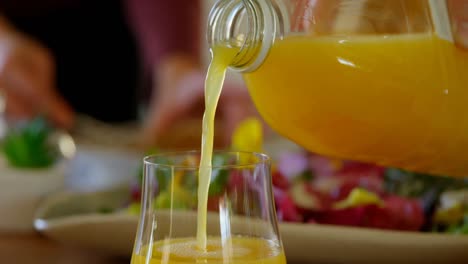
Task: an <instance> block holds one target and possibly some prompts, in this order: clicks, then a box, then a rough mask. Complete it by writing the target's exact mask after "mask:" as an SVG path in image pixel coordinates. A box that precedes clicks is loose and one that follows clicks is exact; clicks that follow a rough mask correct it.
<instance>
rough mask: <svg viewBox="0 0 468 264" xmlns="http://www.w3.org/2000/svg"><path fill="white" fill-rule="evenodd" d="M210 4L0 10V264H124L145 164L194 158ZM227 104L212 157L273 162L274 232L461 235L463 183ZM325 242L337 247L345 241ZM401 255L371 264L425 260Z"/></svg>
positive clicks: (228, 96) (445, 249) (125, 0)
mask: <svg viewBox="0 0 468 264" xmlns="http://www.w3.org/2000/svg"><path fill="white" fill-rule="evenodd" d="M214 2H215V0H200V1H196V0H99V1H96V0H94V1H93V0H42V1H36V0H1V1H0V145H1V153H0V263H4V262H5V263H20V264H21V263H36V264H37V263H128V256H129V254H128V253H129V251H130V250H131V247H132V245H133V239H134V231H135V228H136V221H137V220H138V219H137V215H138V212H139V211H138V210H139V200H140V195H141V194H140V188H141V160H142V157H143V156H144V155H147V154H151V153H157V152H160V151H164V150H175V149H177V150H178V149H199V147H200V135H201V124H202V123H201V120H202V115H203V110H204V97H203V96H204V93H203V92H204V80H205V74H206V70H207V67H208V63H209V61H210V58H211V56H210V53H209V48H208V43H207V41H206V38H205V35H206V33H205V31H206V23H207V22H206V21H207V17H208V13H209V10H210V9H211V7H212V5H213V3H214ZM298 2H300V3H301V4H304V3H305V2H308V3H310V6H314V5H315V3H316V2H317V1H302V0H301V1H299V0H298ZM357 2H358V1H357ZM359 2H362V3H364V2H366V1H359ZM382 2H383V1H382ZM385 2H386V3H390V2H391V3H395V2H397V1H390V0H389V1H385ZM414 2H415V3H422V2H423V1H422V0H421V1H419V0H415V1H414ZM467 6H468V5H467ZM345 22H346V21H345ZM345 22H343V23H344V24H343V25H348V24H347V23H345ZM223 89H224V90H223V93H222V96H221V99H220V103H219V106H218V110H217V111H218V112H217V115H216V118H217V120H216V128H215V129H216V136H215V146H216V148H230V147H236V146H237V147H238V146H239V145H236V142H235V140H232V139H233V138H236V137H237V138H238V139H240V141H241V143H240V144H242V143H243V144H244V145H248V147H257V146H258V150H260V151H263V152H266V153H268V154H270V155H271V156H272V157H273V163H274V165H273V169H272V181H273V190H274V194H275V205H276V208H277V210H278V219H279V220H280V221H281V222H282V223H286V222H293V223H304V224H308V225H309V224H310V225H314V224H328V225H342V226H343V225H344V226H353V227H367V228H376V229H386V230H398V231H411V232H414V233H415V232H419V231H424V232H426V233H427V234H428V235H434V234H433V233H437V232H443V233H450V234H465V233H468V213H467V212H468V211H467V210H466V209H465V208H466V206H467V204H468V199H467V198H466V197H467V193H466V187H467V185H468V182H467V181H466V180H464V179H454V178H453V179H452V178H447V177H436V176H433V175H425V174H417V173H411V172H406V171H402V170H398V169H393V168H382V167H380V166H375V165H373V164H362V163H357V162H352V161H342V160H337V159H333V158H327V157H322V156H319V155H315V154H313V153H309V152H307V151H305V150H303V149H301V148H300V147H298V146H297V145H295V144H293V143H292V142H290V141H289V140H287V139H285V138H282V137H280V136H278V135H276V134H274V133H273V132H272V131H271V130H270V129H269V128H268V127H267V126H266V125H265V124H264V123H263V121H262V119H261V118H260V117H259V115H258V113H257V112H256V110H255V107H254V105H253V103H252V101H251V99H250V96H249V95H248V93H247V89H246V88H245V87H244V84H243V81H242V79H241V77H240V76H239V75H238V74H235V73H228V76H227V80H226V83H225V85H224V88H223ZM249 118H250V119H249ZM246 120H247V121H246ZM252 139H258V140H257V141H252ZM237 143H239V142H237ZM255 150H257V149H255ZM223 184H224V185H223V186H221V187H220V188H221V189H222V188H229V186H228V184H227V183H223ZM223 190H224V189H223ZM335 203H336V204H335ZM337 204H339V205H338V206H336V207H335V206H334V205H337ZM382 204H385V205H386V207H385V209H382V207H380V205H382ZM311 232H312V233H313V232H314V231H311ZM319 232H321V231H319ZM324 232H330V233H326V234H325V235H323V237H322V238H323V239H326V238H327V237H330V238H331V240H330V241H331V244H333V245H334V244H335V242H336V241H338V240H333V239H339V238H341V237H342V236H341V234H342V233H341V231H336V230H335V229H331V231H324ZM299 233H301V235H304V236H307V234H308V233H307V232H304V234H302V232H299ZM296 234H297V233H296ZM347 234H348V235H349V236H350V237H352V238H354V237H355V236H354V235H355V234H356V235H357V236H360V235H361V233H359V232H358V233H352V232H351V233H347ZM370 234H372V233H370ZM376 234H377V235H370V236H369V237H372V239H370V240H366V239H367V238H368V237H366V236H364V238H362V241H375V240H373V239H377V241H380V242H381V241H382V240H378V239H379V238H380V234H379V233H376ZM386 234H388V233H386ZM411 234H413V233H411ZM299 237H300V236H299ZM109 238H110V239H109ZM382 238H384V240H385V239H386V238H388V237H386V236H385V234H384V235H382ZM438 238H440V239H441V240H443V242H441V243H440V245H442V246H441V247H439V248H438V249H439V250H440V252H442V253H441V254H442V255H441V256H449V255H450V254H452V255H450V256H451V257H452V258H449V259H452V260H454V261H456V260H459V258H458V257H460V256H466V253H464V252H466V246H467V245H468V240H466V239H460V240H456V241H455V240H445V239H446V238H444V237H440V236H437V235H434V236H431V239H434V240H433V241H439V240H436V239H438ZM289 239H291V240H294V239H297V237H296V236H295V235H291V234H289V236H288V234H286V236H285V241H286V242H288V241H291V240H289ZM410 240H411V241H413V242H414V244H412V245H410V246H406V247H403V246H404V245H402V244H401V243H400V242H401V241H406V240H405V239H401V238H400V237H394V236H393V237H392V236H391V235H390V238H389V240H385V241H387V242H388V244H385V245H387V246H388V245H390V247H389V248H385V247H384V246H383V247H382V250H381V251H376V253H374V256H378V254H380V253H381V252H384V251H391V250H390V249H393V250H395V251H397V250H398V251H399V252H400V251H401V250H407V251H408V252H410V251H411V252H410V253H408V254H414V255H415V256H420V255H422V254H420V253H421V251H418V250H421V248H422V249H424V248H427V247H430V246H432V245H428V244H427V243H426V242H427V238H426V237H418V236H416V237H411V239H410ZM349 241H351V242H353V241H354V240H353V239H350V240H349ZM385 241H384V242H385ZM408 241H409V240H408ZM447 241H448V242H447ZM319 242H321V241H319ZM296 243H297V242H296ZM353 243H354V242H353ZM418 243H421V244H418ZM424 243H425V244H424ZM285 244H286V250H288V245H294V243H285ZM325 245H327V244H326V243H325ZM360 245H361V244H360ZM363 245H365V243H364V244H363ZM420 245H423V246H422V247H420ZM315 246H317V247H320V243H318V244H317V245H315ZM367 246H369V245H367ZM399 246H400V247H399ZM357 247H358V246H357ZM298 248H299V249H301V247H298ZM343 248H345V249H346V247H341V249H343ZM360 249H361V250H364V249H365V250H366V251H368V247H367V248H365V247H363V248H360ZM387 249H389V250H387ZM327 250H331V252H333V251H334V249H333V248H332V247H330V248H328V249H327ZM293 251H294V249H293ZM345 251H346V250H345ZM395 251H393V252H395ZM325 252H328V253H329V252H330V251H326V250H324V251H321V250H317V251H315V253H313V254H321V253H323V254H325ZM434 252H435V253H434V254H436V253H437V252H439V251H434ZM347 253H349V254H351V256H352V254H354V253H353V252H351V250H349V251H348V252H347ZM347 253H346V252H344V253H343V254H344V255H343V256H347V255H346V254H347ZM311 254H312V253H311ZM437 254H438V253H437ZM443 254H447V255H443ZM464 254H465V255H464ZM333 255H334V254H328V256H330V257H332V256H333ZM335 255H339V254H335ZM115 256H118V257H117V258H116V257H115ZM321 256H322V257H323V259H327V256H324V255H321ZM465 259H466V258H465ZM452 263H456V262H452ZM461 263H463V262H461Z"/></svg>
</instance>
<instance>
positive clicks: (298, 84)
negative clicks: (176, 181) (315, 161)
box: [244, 34, 468, 176]
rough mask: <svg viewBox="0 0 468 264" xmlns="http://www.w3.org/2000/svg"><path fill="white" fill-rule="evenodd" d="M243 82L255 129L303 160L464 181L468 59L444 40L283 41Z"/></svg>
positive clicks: (411, 37)
mask: <svg viewBox="0 0 468 264" xmlns="http://www.w3.org/2000/svg"><path fill="white" fill-rule="evenodd" d="M244 77H245V80H246V83H247V86H248V88H249V92H250V94H251V96H252V98H253V100H254V102H255V104H256V106H257V108H258V110H259V111H260V113H261V115H262V116H263V117H264V118H265V120H266V121H267V122H268V123H269V124H270V125H271V126H272V127H273V128H274V129H275V130H277V131H278V132H280V133H281V134H283V135H284V136H286V137H289V138H291V139H292V140H294V141H296V142H297V143H298V144H300V145H302V146H304V147H305V148H307V149H309V150H311V151H314V152H318V153H320V154H325V155H329V156H334V157H339V158H347V159H355V160H361V161H367V162H376V163H379V164H382V165H387V166H394V167H400V168H404V169H409V170H414V171H421V172H429V173H436V174H445V175H451V176H467V175H468V154H467V151H468V52H465V51H462V50H460V49H457V48H456V47H455V46H454V45H453V44H451V43H449V42H447V41H445V40H441V39H439V38H437V37H435V36H433V35H430V34H408V35H398V36H397V35H394V36H352V37H347V38H340V37H308V36H295V37H289V38H285V39H283V40H279V41H277V42H276V43H275V44H274V45H273V47H272V49H271V51H270V53H269V55H268V57H267V59H266V61H265V62H264V63H263V64H262V65H261V66H260V67H259V68H258V69H257V70H256V71H254V72H252V73H248V74H245V75H244Z"/></svg>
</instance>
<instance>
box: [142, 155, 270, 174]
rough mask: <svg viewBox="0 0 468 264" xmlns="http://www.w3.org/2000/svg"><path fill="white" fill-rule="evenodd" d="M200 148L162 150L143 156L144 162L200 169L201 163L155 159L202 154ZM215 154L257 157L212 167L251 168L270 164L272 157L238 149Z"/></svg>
mask: <svg viewBox="0 0 468 264" xmlns="http://www.w3.org/2000/svg"><path fill="white" fill-rule="evenodd" d="M200 153H201V151H200V150H186V151H167V152H161V153H157V154H152V155H148V156H145V157H144V158H143V163H144V165H146V166H157V167H165V168H174V169H186V170H189V169H192V170H195V169H199V168H202V167H201V166H200V164H198V163H197V164H196V165H182V164H167V163H163V162H161V163H158V162H155V161H154V159H155V158H157V157H171V156H172V157H176V156H179V157H182V156H189V155H194V154H200ZM214 154H245V155H251V156H253V157H255V158H256V160H255V161H249V162H244V163H240V164H227V165H215V166H208V167H209V168H211V169H233V168H250V167H253V166H258V165H261V164H268V165H269V164H270V162H271V158H270V156H268V155H267V154H265V153H260V152H253V151H237V150H214V151H213V155H214Z"/></svg>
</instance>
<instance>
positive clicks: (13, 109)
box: [0, 17, 73, 128]
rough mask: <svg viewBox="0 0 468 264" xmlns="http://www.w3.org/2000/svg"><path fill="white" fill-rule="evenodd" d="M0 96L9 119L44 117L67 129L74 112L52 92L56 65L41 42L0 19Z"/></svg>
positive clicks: (54, 90) (54, 91)
mask: <svg viewBox="0 0 468 264" xmlns="http://www.w3.org/2000/svg"><path fill="white" fill-rule="evenodd" d="M0 93H1V95H2V97H3V99H4V101H5V108H4V111H5V114H6V117H7V118H9V119H29V118H32V117H34V116H37V115H45V116H46V117H47V118H48V119H50V120H51V121H53V122H54V123H55V124H57V125H59V126H62V127H65V128H70V127H71V126H72V123H73V112H72V110H71V108H70V107H69V106H68V105H67V103H66V102H65V101H64V100H63V99H62V98H61V97H60V96H59V95H58V93H57V91H56V89H55V64H54V60H53V58H52V55H51V54H50V52H49V51H48V50H47V49H46V48H45V47H43V46H42V45H41V44H40V43H38V42H36V41H35V40H33V39H31V38H29V37H28V36H26V35H23V34H22V33H20V32H17V31H16V30H15V29H13V28H12V27H11V26H9V25H8V24H7V23H6V22H5V21H4V20H2V18H1V17H0Z"/></svg>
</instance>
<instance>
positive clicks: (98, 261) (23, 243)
mask: <svg viewBox="0 0 468 264" xmlns="http://www.w3.org/2000/svg"><path fill="white" fill-rule="evenodd" d="M0 263H5V264H10V263H11V264H124V263H125V264H128V263H130V260H129V259H122V258H118V259H116V258H112V257H109V256H105V255H103V254H102V253H99V252H92V251H88V250H85V249H78V248H73V247H70V246H64V245H60V244H59V243H56V242H54V241H51V240H49V239H47V238H45V237H42V236H40V235H38V234H0Z"/></svg>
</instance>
